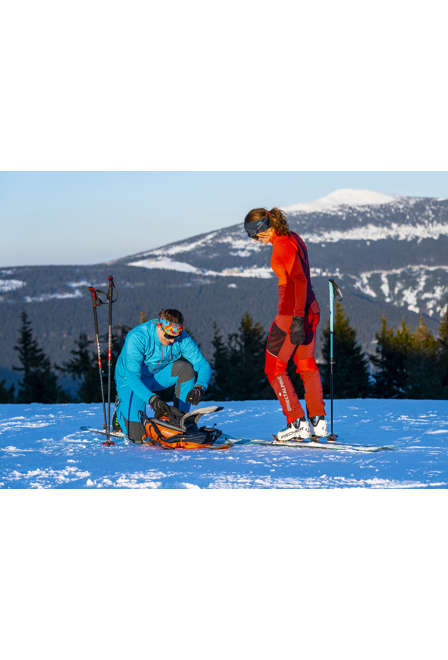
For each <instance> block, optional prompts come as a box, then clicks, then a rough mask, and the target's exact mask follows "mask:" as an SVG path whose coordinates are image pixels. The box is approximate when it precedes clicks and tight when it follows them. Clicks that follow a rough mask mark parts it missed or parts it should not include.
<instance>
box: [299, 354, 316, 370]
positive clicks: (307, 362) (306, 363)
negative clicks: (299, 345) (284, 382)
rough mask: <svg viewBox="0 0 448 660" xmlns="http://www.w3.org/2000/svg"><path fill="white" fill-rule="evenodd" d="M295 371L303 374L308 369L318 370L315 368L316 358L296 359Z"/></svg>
mask: <svg viewBox="0 0 448 660" xmlns="http://www.w3.org/2000/svg"><path fill="white" fill-rule="evenodd" d="M296 367H297V373H298V374H303V373H305V372H307V371H308V372H310V371H319V369H318V368H317V364H316V360H315V359H314V358H313V357H311V358H303V359H302V360H297V361H296Z"/></svg>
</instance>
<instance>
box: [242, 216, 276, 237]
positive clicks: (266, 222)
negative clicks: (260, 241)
mask: <svg viewBox="0 0 448 660" xmlns="http://www.w3.org/2000/svg"><path fill="white" fill-rule="evenodd" d="M270 226H271V221H270V219H269V217H268V216H266V217H265V218H262V219H261V220H255V222H245V223H244V229H245V230H246V232H247V235H248V236H249V237H250V238H254V239H255V240H257V235H258V234H261V233H262V232H264V231H266V230H267V229H269V227H270Z"/></svg>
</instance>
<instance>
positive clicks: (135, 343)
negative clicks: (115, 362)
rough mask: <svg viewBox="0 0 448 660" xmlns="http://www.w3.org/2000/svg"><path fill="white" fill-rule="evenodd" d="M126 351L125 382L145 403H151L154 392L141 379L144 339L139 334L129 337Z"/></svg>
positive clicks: (125, 347)
mask: <svg viewBox="0 0 448 660" xmlns="http://www.w3.org/2000/svg"><path fill="white" fill-rule="evenodd" d="M124 349H125V351H126V355H125V364H126V373H125V375H124V381H125V382H126V385H129V387H130V388H131V389H132V390H133V392H135V393H136V395H137V396H138V397H140V398H141V399H143V400H144V401H149V399H150V398H151V397H152V395H153V394H154V392H151V390H150V389H149V388H148V387H146V385H145V384H144V383H143V381H142V377H141V375H142V366H143V360H144V351H145V348H144V343H143V340H142V338H141V337H139V335H138V334H133V335H132V336H129V337H128V338H127V340H126V344H125V346H124Z"/></svg>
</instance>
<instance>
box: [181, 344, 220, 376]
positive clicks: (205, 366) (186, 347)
mask: <svg viewBox="0 0 448 660" xmlns="http://www.w3.org/2000/svg"><path fill="white" fill-rule="evenodd" d="M181 348H182V356H183V357H184V358H185V359H186V360H188V362H191V364H192V365H193V369H194V370H195V371H196V373H197V374H198V379H197V381H196V385H202V387H203V388H204V389H207V387H208V384H209V382H210V378H211V375H212V368H211V366H210V365H209V363H208V362H207V360H206V359H205V357H204V356H203V355H202V353H201V351H200V349H199V346H198V345H197V344H196V343H195V342H194V341H193V339H192V338H191V337H190V335H187V336H186V337H185V339H183V340H182V347H181Z"/></svg>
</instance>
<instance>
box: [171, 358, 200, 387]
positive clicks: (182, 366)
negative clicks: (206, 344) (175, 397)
mask: <svg viewBox="0 0 448 660" xmlns="http://www.w3.org/2000/svg"><path fill="white" fill-rule="evenodd" d="M171 375H172V376H175V377H176V378H177V382H178V384H179V385H181V384H182V383H187V382H188V381H189V380H192V379H193V378H194V377H195V372H194V369H193V366H192V365H191V363H190V362H188V360H176V362H175V363H174V364H173V366H172V368H171Z"/></svg>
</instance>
